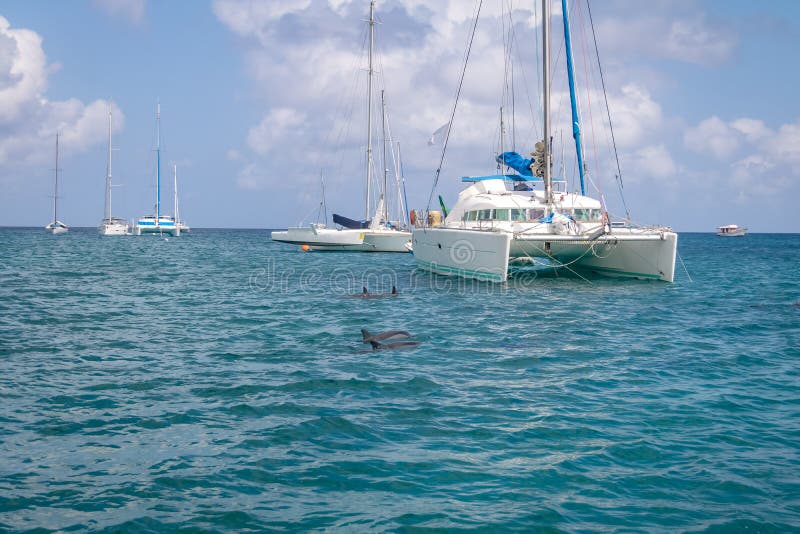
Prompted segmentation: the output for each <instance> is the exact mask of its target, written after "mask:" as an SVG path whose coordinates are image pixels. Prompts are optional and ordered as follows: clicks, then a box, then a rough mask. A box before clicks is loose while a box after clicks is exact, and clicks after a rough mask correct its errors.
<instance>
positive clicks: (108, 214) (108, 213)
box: [105, 108, 111, 221]
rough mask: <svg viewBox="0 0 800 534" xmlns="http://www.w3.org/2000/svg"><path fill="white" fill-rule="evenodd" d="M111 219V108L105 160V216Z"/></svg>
mask: <svg viewBox="0 0 800 534" xmlns="http://www.w3.org/2000/svg"><path fill="white" fill-rule="evenodd" d="M105 218H106V220H107V221H111V109H110V108H109V110H108V161H107V162H106V216H105Z"/></svg>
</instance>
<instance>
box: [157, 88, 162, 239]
mask: <svg viewBox="0 0 800 534" xmlns="http://www.w3.org/2000/svg"><path fill="white" fill-rule="evenodd" d="M160 218H161V102H158V103H157V104H156V226H158V224H159V222H158V221H159V219H160Z"/></svg>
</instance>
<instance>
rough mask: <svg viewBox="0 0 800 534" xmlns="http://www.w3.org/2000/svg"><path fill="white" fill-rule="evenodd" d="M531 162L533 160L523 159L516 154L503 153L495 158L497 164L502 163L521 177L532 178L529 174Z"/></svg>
mask: <svg viewBox="0 0 800 534" xmlns="http://www.w3.org/2000/svg"><path fill="white" fill-rule="evenodd" d="M533 162H534V160H533V159H527V158H523V157H522V156H520V155H519V154H518V153H517V152H503V153H502V154H500V155H499V156H497V163H502V164H503V165H506V166H508V167H511V168H512V169H514V170H515V171H517V172H518V173H520V174H521V175H522V176H533V173H532V172H531V165H533Z"/></svg>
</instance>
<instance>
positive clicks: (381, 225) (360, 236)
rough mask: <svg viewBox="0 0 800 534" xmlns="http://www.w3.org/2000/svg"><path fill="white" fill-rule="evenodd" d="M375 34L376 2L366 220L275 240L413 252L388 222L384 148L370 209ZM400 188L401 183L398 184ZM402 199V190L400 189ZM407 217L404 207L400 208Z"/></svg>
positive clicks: (343, 220)
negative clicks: (377, 188)
mask: <svg viewBox="0 0 800 534" xmlns="http://www.w3.org/2000/svg"><path fill="white" fill-rule="evenodd" d="M374 34H375V2H374V0H373V1H371V2H370V4H369V70H368V73H369V75H368V83H367V153H366V195H365V196H366V199H365V208H364V220H363V221H356V220H353V219H349V218H347V217H343V216H341V215H337V214H334V215H333V222H334V223H335V224H338V225H340V226H341V228H328V227H327V226H325V224H312V225H309V226H300V227H293V228H289V229H287V230H286V231H282V232H272V240H273V241H280V242H282V243H290V244H294V245H301V246H302V247H303V249H304V250H318V251H351V252H410V251H411V232H409V231H408V230H406V229H405V228H403V224H402V223H397V222H395V223H393V222H392V221H390V220H389V216H388V209H387V205H386V186H387V181H386V167H387V165H386V151H385V149H384V182H383V183H384V187H383V191H382V193H381V197H380V200H379V201H378V205H377V206H376V209H375V211H374V213H373V212H372V211H371V209H370V187H371V185H372V179H373V175H372V166H373V164H374V161H373V158H372V77H373V74H374V68H373V59H372V56H373V47H374ZM383 107H384V110H383V120H384V147H385V144H386V133H385V120H386V110H385V106H383ZM398 185H399V182H398ZM398 197H399V187H398ZM401 212H402V213H403V217H405V208H402V209H401Z"/></svg>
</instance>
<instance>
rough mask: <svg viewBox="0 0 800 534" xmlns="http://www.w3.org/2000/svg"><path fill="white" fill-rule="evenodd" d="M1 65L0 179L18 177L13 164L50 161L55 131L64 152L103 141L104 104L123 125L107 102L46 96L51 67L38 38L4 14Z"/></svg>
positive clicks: (0, 21)
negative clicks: (55, 99)
mask: <svg viewBox="0 0 800 534" xmlns="http://www.w3.org/2000/svg"><path fill="white" fill-rule="evenodd" d="M0 68H1V69H2V70H0V165H3V168H4V169H7V170H8V171H9V172H3V173H2V174H0V181H3V182H8V181H10V180H19V179H20V178H19V175H20V173H19V172H15V171H14V170H11V169H12V168H15V169H16V170H18V168H19V167H24V166H28V165H35V166H39V165H41V164H43V163H44V162H46V161H49V160H50V159H51V158H52V151H53V145H54V142H55V134H56V132H57V131H58V132H61V133H62V148H63V150H64V153H65V154H66V153H69V152H70V151H83V150H86V149H88V148H89V147H91V146H92V145H94V144H96V143H99V142H103V141H105V139H106V133H107V121H108V109H109V107H111V109H112V110H113V112H114V130H115V131H118V130H120V129H121V128H122V126H123V123H124V115H123V114H122V112H121V111H120V110H119V108H118V107H117V106H116V105H114V104H113V103H111V102H108V101H105V100H96V101H94V102H92V103H90V104H84V103H83V102H81V101H80V100H77V99H68V100H62V101H51V100H48V99H47V98H46V96H45V91H46V89H47V83H48V75H49V73H50V71H51V69H50V67H49V66H48V64H47V59H46V56H45V53H44V50H43V49H42V39H41V37H40V36H39V35H38V34H36V32H33V31H31V30H26V29H15V28H12V27H11V25H10V23H9V22H8V20H6V19H5V18H3V17H0Z"/></svg>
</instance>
